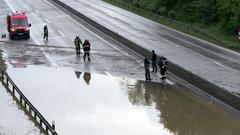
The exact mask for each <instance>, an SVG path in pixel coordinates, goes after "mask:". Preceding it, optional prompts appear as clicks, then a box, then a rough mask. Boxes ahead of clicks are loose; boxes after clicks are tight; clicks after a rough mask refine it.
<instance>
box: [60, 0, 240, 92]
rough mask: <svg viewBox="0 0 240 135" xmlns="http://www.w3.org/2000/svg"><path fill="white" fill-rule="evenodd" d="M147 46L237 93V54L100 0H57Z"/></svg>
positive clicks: (238, 82) (238, 89)
mask: <svg viewBox="0 0 240 135" xmlns="http://www.w3.org/2000/svg"><path fill="white" fill-rule="evenodd" d="M60 1H62V2H64V3H66V4H67V5H68V6H70V7H72V8H74V9H76V10H77V11H79V12H80V13H81V14H84V15H85V16H87V17H89V18H90V19H92V20H94V21H96V22H98V23H99V24H101V25H103V26H105V27H106V28H108V29H110V30H112V31H115V32H117V33H118V34H119V35H121V36H123V37H125V38H127V39H129V40H131V41H133V42H134V43H137V44H138V45H139V46H141V47H143V48H146V49H147V50H150V51H151V50H155V52H156V54H158V55H165V56H166V57H167V58H168V59H169V60H170V61H171V62H173V63H174V64H176V65H178V66H180V67H182V68H183V69H186V70H188V71H190V72H191V73H194V74H196V75H197V76H199V77H201V78H204V79H206V80H207V81H209V82H211V83H213V84H215V85H217V86H219V87H221V88H223V89H225V90H227V91H229V92H231V93H237V94H240V85H239V84H240V72H239V71H240V68H239V67H240V61H239V59H240V54H239V53H237V52H233V51H231V50H228V49H225V48H221V47H219V46H216V45H213V44H211V43H207V42H205V41H202V40H196V39H195V38H194V37H191V36H187V35H186V34H183V33H181V32H177V31H175V30H172V29H170V28H167V27H165V26H163V25H160V24H157V23H156V22H153V21H151V20H148V19H146V18H143V17H141V16H138V15H135V14H133V13H130V12H128V11H126V10H123V9H120V8H117V7H115V6H112V5H110V4H107V3H105V2H103V1H101V0H88V1H86V0H60Z"/></svg>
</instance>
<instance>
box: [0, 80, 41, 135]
mask: <svg viewBox="0 0 240 135" xmlns="http://www.w3.org/2000/svg"><path fill="white" fill-rule="evenodd" d="M0 135H41V133H40V130H39V129H38V127H36V126H35V125H34V123H33V122H32V121H31V120H30V119H29V118H28V116H27V115H26V114H25V113H24V111H23V110H21V109H20V108H19V107H18V105H17V104H16V102H15V101H14V100H13V98H12V97H11V95H10V94H9V93H7V91H6V89H5V88H4V87H3V86H2V85H1V86H0Z"/></svg>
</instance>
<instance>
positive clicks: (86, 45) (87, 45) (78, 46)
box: [74, 36, 91, 61]
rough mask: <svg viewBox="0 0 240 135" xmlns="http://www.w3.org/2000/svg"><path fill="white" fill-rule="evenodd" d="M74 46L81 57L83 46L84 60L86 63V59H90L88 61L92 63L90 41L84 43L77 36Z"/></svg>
mask: <svg viewBox="0 0 240 135" xmlns="http://www.w3.org/2000/svg"><path fill="white" fill-rule="evenodd" d="M74 45H75V49H76V55H77V56H80V53H81V45H82V47H83V52H84V55H83V60H84V61H85V59H86V57H87V58H88V61H91V59H90V42H89V40H88V39H86V40H85V41H84V42H83V43H82V40H81V39H80V37H79V36H76V38H75V40H74Z"/></svg>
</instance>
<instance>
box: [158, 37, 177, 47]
mask: <svg viewBox="0 0 240 135" xmlns="http://www.w3.org/2000/svg"><path fill="white" fill-rule="evenodd" d="M162 40H163V41H164V42H167V43H168V44H170V45H172V46H175V47H179V45H177V44H174V43H173V42H171V41H168V40H166V39H162Z"/></svg>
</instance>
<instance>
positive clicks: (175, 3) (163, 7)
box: [120, 0, 240, 34]
mask: <svg viewBox="0 0 240 135" xmlns="http://www.w3.org/2000/svg"><path fill="white" fill-rule="evenodd" d="M120 1H123V2H126V3H130V4H131V5H134V6H136V7H138V8H141V9H144V10H147V11H151V12H154V13H157V14H159V15H163V16H167V17H169V18H172V19H177V20H180V21H184V22H189V23H200V24H204V25H206V26H211V25H218V26H219V28H220V29H221V31H223V32H227V33H228V34H234V33H235V32H236V30H237V28H238V27H240V23H239V22H240V8H239V6H240V0H120Z"/></svg>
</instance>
